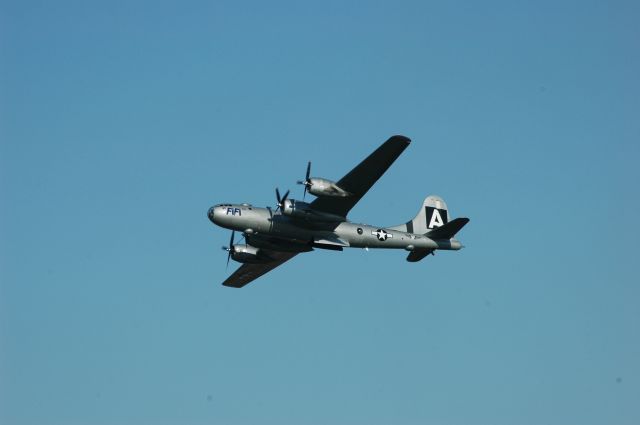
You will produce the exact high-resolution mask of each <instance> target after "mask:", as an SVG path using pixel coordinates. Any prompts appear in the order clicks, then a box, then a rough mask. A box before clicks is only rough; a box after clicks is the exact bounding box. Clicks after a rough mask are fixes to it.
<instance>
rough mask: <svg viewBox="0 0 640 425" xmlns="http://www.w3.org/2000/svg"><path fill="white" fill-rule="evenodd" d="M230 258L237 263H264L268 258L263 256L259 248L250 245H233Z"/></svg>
mask: <svg viewBox="0 0 640 425" xmlns="http://www.w3.org/2000/svg"><path fill="white" fill-rule="evenodd" d="M231 258H232V259H233V260H234V261H237V262H238V263H254V264H255V263H265V262H267V261H269V258H268V257H267V256H265V255H264V254H263V253H262V252H261V251H260V248H256V247H255V246H251V245H245V244H242V245H233V249H232V250H231Z"/></svg>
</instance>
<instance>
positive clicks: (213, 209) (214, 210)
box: [207, 207, 216, 221]
mask: <svg viewBox="0 0 640 425" xmlns="http://www.w3.org/2000/svg"><path fill="white" fill-rule="evenodd" d="M215 212H216V207H211V208H209V212H208V213H207V217H209V220H211V221H213V216H214V214H215Z"/></svg>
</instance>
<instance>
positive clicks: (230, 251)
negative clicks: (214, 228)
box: [222, 230, 236, 269]
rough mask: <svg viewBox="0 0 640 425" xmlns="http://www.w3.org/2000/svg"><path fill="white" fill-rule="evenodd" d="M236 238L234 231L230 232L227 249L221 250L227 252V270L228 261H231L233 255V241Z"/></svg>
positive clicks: (224, 247)
mask: <svg viewBox="0 0 640 425" xmlns="http://www.w3.org/2000/svg"><path fill="white" fill-rule="evenodd" d="M235 236H236V231H235V230H232V231H231V238H230V239H229V247H226V246H223V247H222V249H224V250H225V251H227V252H228V253H229V254H227V269H228V268H229V260H230V259H231V254H233V251H234V249H233V240H234V239H235Z"/></svg>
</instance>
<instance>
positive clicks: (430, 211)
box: [424, 207, 449, 229]
mask: <svg viewBox="0 0 640 425" xmlns="http://www.w3.org/2000/svg"><path fill="white" fill-rule="evenodd" d="M424 209H425V212H426V213H427V223H426V224H427V229H435V228H438V227H440V226H444V225H445V224H447V223H448V222H449V213H448V211H447V210H444V209H441V208H434V207H424Z"/></svg>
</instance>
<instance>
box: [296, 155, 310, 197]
mask: <svg viewBox="0 0 640 425" xmlns="http://www.w3.org/2000/svg"><path fill="white" fill-rule="evenodd" d="M310 174H311V161H309V162H308V163H307V174H306V175H305V178H304V181H302V180H298V181H297V182H296V183H297V184H302V185H304V195H302V199H304V198H305V197H306V196H307V189H309V188H310V187H311V181H310V180H309V176H310Z"/></svg>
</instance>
